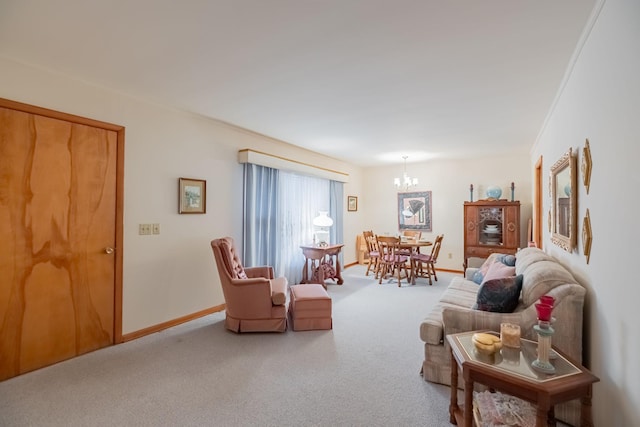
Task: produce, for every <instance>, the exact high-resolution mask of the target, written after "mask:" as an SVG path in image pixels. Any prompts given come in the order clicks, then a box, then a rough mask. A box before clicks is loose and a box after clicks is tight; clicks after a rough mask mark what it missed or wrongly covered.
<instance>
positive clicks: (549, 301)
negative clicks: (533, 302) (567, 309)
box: [540, 295, 556, 308]
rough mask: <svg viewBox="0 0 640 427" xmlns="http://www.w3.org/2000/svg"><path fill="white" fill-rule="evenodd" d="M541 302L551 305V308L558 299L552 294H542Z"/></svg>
mask: <svg viewBox="0 0 640 427" xmlns="http://www.w3.org/2000/svg"><path fill="white" fill-rule="evenodd" d="M540 302H541V303H542V304H547V305H550V306H551V308H553V306H554V304H555V302H556V299H555V298H554V297H552V296H551V295H542V296H541V297H540Z"/></svg>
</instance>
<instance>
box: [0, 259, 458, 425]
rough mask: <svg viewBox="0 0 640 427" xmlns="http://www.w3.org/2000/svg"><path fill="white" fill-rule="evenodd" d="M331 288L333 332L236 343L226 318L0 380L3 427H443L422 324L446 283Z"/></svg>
mask: <svg viewBox="0 0 640 427" xmlns="http://www.w3.org/2000/svg"><path fill="white" fill-rule="evenodd" d="M452 277H454V275H453V274H450V273H439V274H438V278H439V281H438V282H434V286H429V285H428V284H426V281H425V280H418V283H417V284H416V285H415V286H410V285H408V284H406V283H403V286H402V287H401V288H398V287H397V284H396V283H395V282H392V283H387V282H386V281H385V282H383V284H382V285H378V283H377V282H374V281H373V280H372V278H371V276H369V278H365V277H364V269H363V267H362V266H355V267H351V268H349V269H347V270H346V271H345V272H344V278H345V283H344V285H342V286H338V285H335V284H329V286H328V288H329V289H328V292H329V294H330V295H331V297H332V299H333V322H334V328H333V330H331V331H309V332H293V331H287V332H286V333H283V334H277V333H276V334H273V333H272V334H243V335H236V334H234V333H231V332H228V331H227V330H225V329H224V326H223V318H224V313H216V314H214V315H210V316H207V317H204V318H202V319H198V320H195V321H193V322H189V323H187V324H184V325H180V326H177V327H174V328H171V329H169V330H166V331H163V332H160V333H156V334H153V335H150V336H147V337H144V338H140V339H138V340H135V341H132V342H129V343H125V344H121V345H118V346H114V347H110V348H107V349H104V350H99V351H96V352H93V353H91V354H87V355H84V356H81V357H78V358H75V359H73V360H69V361H66V362H62V363H59V364H57V365H54V366H51V367H48V368H44V369H40V370H38V371H35V372H32V373H28V374H25V375H22V376H20V377H17V378H13V379H10V380H7V381H4V382H0V425H1V426H116V425H117V426H447V425H449V416H448V403H449V388H448V387H445V386H440V385H434V384H431V383H427V382H425V381H424V380H423V379H422V377H421V376H420V375H419V371H420V366H421V363H422V359H423V351H424V350H423V348H424V346H423V343H422V341H420V338H419V324H420V321H421V320H422V319H423V318H424V317H425V315H426V314H427V312H428V311H429V310H430V308H431V307H432V306H433V305H434V304H435V302H436V301H437V300H438V298H439V297H440V295H441V293H442V292H443V290H444V288H445V287H446V285H447V284H448V283H449V281H450V280H451V278H452Z"/></svg>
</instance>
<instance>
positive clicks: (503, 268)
mask: <svg viewBox="0 0 640 427" xmlns="http://www.w3.org/2000/svg"><path fill="white" fill-rule="evenodd" d="M515 275H516V268H515V267H509V266H508V265H506V264H503V263H501V262H494V263H493V264H491V266H489V269H488V270H487V273H486V274H485V275H484V278H483V279H482V283H484V282H488V281H489V280H493V279H502V278H504V277H512V276H515ZM482 283H481V284H482Z"/></svg>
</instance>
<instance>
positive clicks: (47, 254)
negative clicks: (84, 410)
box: [0, 100, 123, 380]
mask: <svg viewBox="0 0 640 427" xmlns="http://www.w3.org/2000/svg"><path fill="white" fill-rule="evenodd" d="M6 105H9V107H5V106H6ZM13 107H17V108H13ZM23 107H24V104H18V103H12V102H11V101H4V100H3V102H2V103H1V104H0V242H1V243H0V271H1V274H0V380H2V379H5V378H9V377H13V376H16V375H19V374H22V373H24V372H28V371H31V370H34V369H37V368H40V367H43V366H47V365H50V364H53V363H56V362H59V361H61V360H65V359H69V358H71V357H74V356H77V355H80V354H83V353H87V352H90V351H93V350H96V349H98V348H102V347H105V346H109V345H111V344H113V343H114V342H116V341H117V340H118V339H121V334H122V333H121V321H120V319H119V316H121V301H119V297H120V294H121V288H120V287H121V271H122V270H121V259H122V258H121V256H122V254H121V253H120V251H118V252H116V248H119V246H121V245H117V243H121V242H120V241H121V239H122V237H121V234H122V233H121V231H122V230H121V206H120V205H121V201H119V198H121V194H118V193H119V192H120V193H121V189H120V188H119V184H118V179H117V177H118V173H119V171H118V169H119V168H121V164H120V165H119V162H120V161H121V160H119V157H120V155H121V154H120V155H119V154H118V151H119V150H118V148H119V146H120V145H121V144H122V139H123V129H122V128H121V127H114V126H113V125H111V127H112V128H113V129H105V128H104V127H100V125H99V122H93V121H90V120H88V119H84V120H82V119H81V120H75V119H80V118H76V117H74V116H66V115H64V114H62V113H57V114H49V113H55V112H50V111H49V110H44V109H38V108H37V107H32V108H23ZM25 110H26V111H25ZM29 110H32V111H36V112H35V113H34V112H31V111H29ZM40 113H41V114H40ZM56 116H57V117H56ZM67 117H68V118H70V120H67V119H66V118H67ZM82 122H87V123H89V124H87V123H82ZM96 125H97V126H96ZM107 127H109V126H107ZM118 128H119V129H120V130H118ZM120 173H121V172H120ZM116 285H117V286H116ZM116 302H117V303H116ZM116 327H117V328H116Z"/></svg>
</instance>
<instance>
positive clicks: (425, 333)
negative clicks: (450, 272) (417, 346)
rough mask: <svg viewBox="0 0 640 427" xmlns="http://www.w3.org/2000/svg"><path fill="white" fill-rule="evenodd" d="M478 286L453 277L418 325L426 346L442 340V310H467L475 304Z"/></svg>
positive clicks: (436, 343)
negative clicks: (447, 308)
mask: <svg viewBox="0 0 640 427" xmlns="http://www.w3.org/2000/svg"><path fill="white" fill-rule="evenodd" d="M477 293H478V285H476V284H475V283H473V282H472V281H470V280H466V279H463V278H462V277H454V278H453V279H452V280H451V283H450V284H449V286H448V287H447V290H446V291H444V293H443V294H442V296H441V297H440V301H439V302H438V303H437V304H436V306H435V307H434V308H433V309H432V310H431V312H429V314H428V315H427V317H426V318H425V319H424V320H423V321H422V323H421V324H420V338H421V339H422V341H424V342H426V343H428V344H434V345H438V344H440V343H441V342H442V340H443V337H444V335H443V325H442V310H443V309H444V308H445V307H454V308H462V309H466V310H469V309H470V308H471V307H472V306H473V304H475V302H476V295H477Z"/></svg>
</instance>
